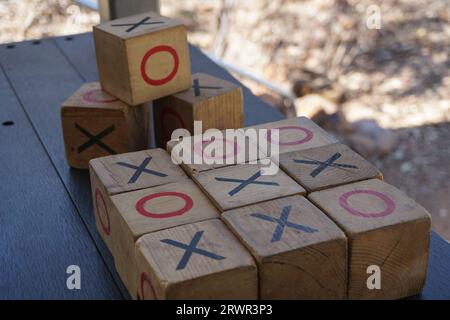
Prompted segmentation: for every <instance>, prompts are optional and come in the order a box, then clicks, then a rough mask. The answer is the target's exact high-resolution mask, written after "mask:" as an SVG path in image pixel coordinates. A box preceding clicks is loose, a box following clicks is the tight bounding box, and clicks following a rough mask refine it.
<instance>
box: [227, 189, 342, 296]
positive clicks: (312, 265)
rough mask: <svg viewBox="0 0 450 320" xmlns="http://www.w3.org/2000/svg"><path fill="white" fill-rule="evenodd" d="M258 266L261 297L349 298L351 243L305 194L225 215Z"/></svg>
mask: <svg viewBox="0 0 450 320" xmlns="http://www.w3.org/2000/svg"><path fill="white" fill-rule="evenodd" d="M222 220H223V221H224V222H225V223H226V224H227V225H228V226H229V227H230V228H231V230H232V231H233V232H234V233H235V234H236V235H237V237H238V238H239V240H241V242H242V243H243V244H244V245H245V247H246V248H247V249H248V250H249V251H250V252H251V253H252V255H253V257H254V258H255V260H256V262H257V265H258V275H259V288H260V298H261V299H345V298H346V295H347V239H346V237H345V234H344V232H342V231H341V230H340V229H339V228H338V227H337V226H336V225H335V224H334V223H333V222H332V221H331V220H330V219H329V218H328V217H327V216H326V215H325V214H324V213H323V212H321V211H320V210H319V209H317V208H316V207H315V206H314V205H313V204H312V203H310V202H309V201H308V200H306V199H305V198H304V197H302V196H297V195H296V196H290V197H287V198H281V199H276V200H271V201H266V202H261V203H259V204H254V205H250V206H247V207H243V208H239V209H235V210H231V211H227V212H224V213H223V214H222Z"/></svg>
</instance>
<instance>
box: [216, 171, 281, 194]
mask: <svg viewBox="0 0 450 320" xmlns="http://www.w3.org/2000/svg"><path fill="white" fill-rule="evenodd" d="M260 176H261V170H259V171H258V172H257V173H255V174H254V175H252V176H251V177H250V178H248V179H247V180H241V179H233V178H218V177H216V180H217V181H223V182H237V183H240V184H239V185H238V186H237V187H236V188H234V189H233V190H231V191H230V192H228V194H229V195H230V196H234V195H235V194H236V193H238V192H239V191H241V190H242V189H244V188H245V187H246V186H248V185H249V184H264V185H268V186H279V184H278V183H277V182H271V181H256V179H258V178H259V177H260Z"/></svg>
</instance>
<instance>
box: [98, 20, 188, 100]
mask: <svg viewBox="0 0 450 320" xmlns="http://www.w3.org/2000/svg"><path fill="white" fill-rule="evenodd" d="M94 42H95V49H96V55H97V65H98V73H99V77H100V82H101V84H102V87H103V89H104V90H106V91H107V92H111V93H113V94H114V95H115V96H117V97H118V98H120V99H121V100H123V101H125V102H127V103H128V104H130V105H137V104H140V103H143V102H148V101H150V100H155V99H157V98H160V97H164V96H167V95H169V94H172V93H175V92H178V91H182V90H185V89H187V88H189V87H190V86H191V74H190V62H189V48H188V43H187V34H186V28H185V26H184V25H183V23H182V22H181V21H179V20H176V19H169V18H166V17H162V16H160V15H159V14H157V13H154V12H147V13H142V14H139V15H135V16H129V17H126V18H121V19H117V20H113V21H108V22H105V23H102V24H100V25H97V26H95V27H94Z"/></svg>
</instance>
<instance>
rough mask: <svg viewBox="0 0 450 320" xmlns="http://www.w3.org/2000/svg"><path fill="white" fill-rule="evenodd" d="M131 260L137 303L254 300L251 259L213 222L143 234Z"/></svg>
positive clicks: (255, 290)
mask: <svg viewBox="0 0 450 320" xmlns="http://www.w3.org/2000/svg"><path fill="white" fill-rule="evenodd" d="M136 256H137V258H136V259H137V268H138V270H139V271H138V273H139V289H140V291H139V295H140V297H141V299H144V300H155V299H223V300H225V299H226V300H229V299H233V300H236V299H257V297H258V279H257V269H256V265H255V263H254V261H253V258H252V257H251V255H250V254H249V253H248V252H247V251H246V250H245V248H244V247H243V246H242V244H240V243H239V241H238V240H237V239H236V237H235V236H234V235H233V234H232V233H231V232H230V231H229V230H228V229H227V228H226V227H225V225H224V224H223V223H222V222H221V221H220V220H218V219H213V220H208V221H204V222H199V223H193V224H188V225H184V226H180V227H176V228H171V229H166V230H163V231H159V232H154V233H149V234H147V235H145V236H143V237H142V238H140V239H139V240H138V241H137V243H136Z"/></svg>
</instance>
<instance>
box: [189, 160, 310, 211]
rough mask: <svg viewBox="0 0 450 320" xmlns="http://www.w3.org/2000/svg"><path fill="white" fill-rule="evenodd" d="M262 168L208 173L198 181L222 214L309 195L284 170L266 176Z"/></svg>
mask: <svg viewBox="0 0 450 320" xmlns="http://www.w3.org/2000/svg"><path fill="white" fill-rule="evenodd" d="M261 169H262V165H260V164H242V165H237V166H231V167H225V168H220V169H215V170H210V171H205V172H202V173H200V174H198V175H196V176H194V180H195V181H196V182H197V183H198V184H199V185H200V187H201V188H202V189H203V191H204V192H205V193H206V194H207V195H208V196H209V197H210V198H211V199H212V201H213V202H214V203H215V204H216V206H217V207H218V208H220V210H221V211H225V210H229V209H233V208H237V207H242V206H245V205H248V204H252V203H257V202H261V201H265V200H270V199H275V198H280V197H284V196H289V195H293V194H304V193H305V189H303V188H302V187H301V186H300V185H299V184H297V183H296V182H295V181H294V180H292V179H291V178H290V177H289V176H288V175H286V174H285V173H284V172H283V171H281V170H278V172H277V173H276V174H275V175H262V174H261V173H262V170H261Z"/></svg>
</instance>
